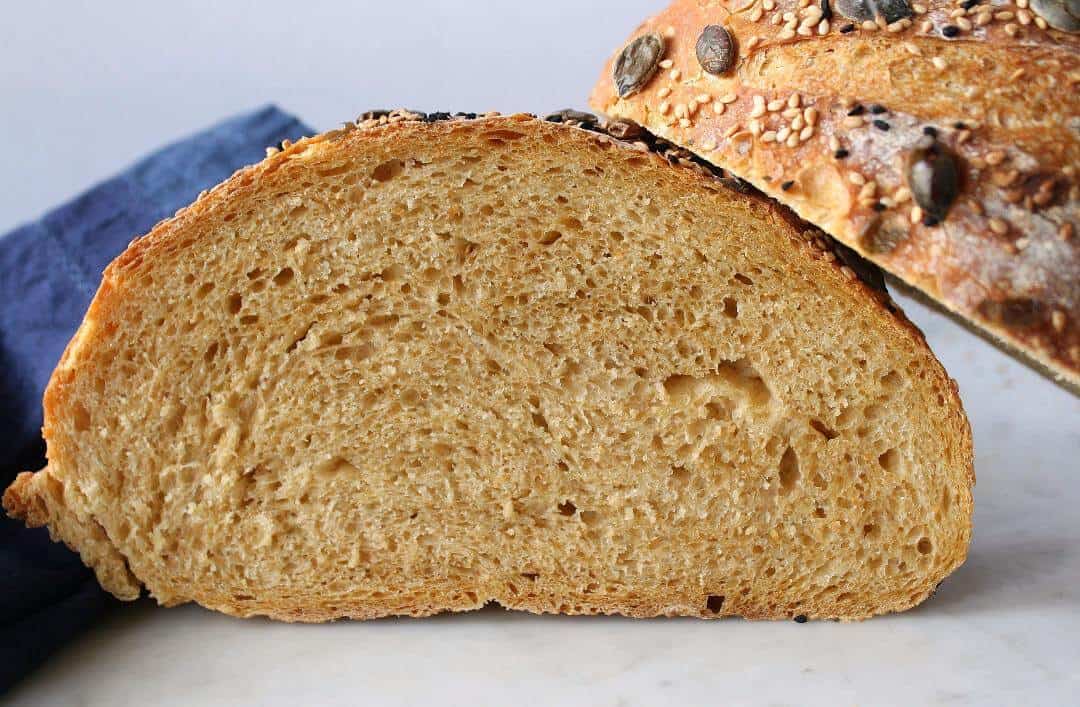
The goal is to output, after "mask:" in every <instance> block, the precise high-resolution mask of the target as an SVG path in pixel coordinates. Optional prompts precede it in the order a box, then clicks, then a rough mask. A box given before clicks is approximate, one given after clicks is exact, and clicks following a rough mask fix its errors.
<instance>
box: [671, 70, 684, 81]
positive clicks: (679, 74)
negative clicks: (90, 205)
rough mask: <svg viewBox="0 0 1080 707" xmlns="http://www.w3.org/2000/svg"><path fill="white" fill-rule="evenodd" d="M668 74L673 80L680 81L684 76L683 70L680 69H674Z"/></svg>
mask: <svg viewBox="0 0 1080 707" xmlns="http://www.w3.org/2000/svg"><path fill="white" fill-rule="evenodd" d="M668 76H670V77H671V80H672V81H678V80H679V79H680V78H681V77H682V72H681V71H679V70H678V69H672V70H671V73H670V74H668Z"/></svg>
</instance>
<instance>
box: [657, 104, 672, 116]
mask: <svg viewBox="0 0 1080 707" xmlns="http://www.w3.org/2000/svg"><path fill="white" fill-rule="evenodd" d="M656 110H658V111H660V115H667V114H668V113H670V112H671V104H670V103H668V102H667V101H661V102H660V105H659V106H657V107H656Z"/></svg>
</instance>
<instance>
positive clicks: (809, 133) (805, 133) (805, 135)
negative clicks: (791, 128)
mask: <svg viewBox="0 0 1080 707" xmlns="http://www.w3.org/2000/svg"><path fill="white" fill-rule="evenodd" d="M812 137H814V126H813V125H807V126H806V127H805V128H803V129H802V130H801V131H800V132H799V142H806V141H807V140H809V139H810V138H812Z"/></svg>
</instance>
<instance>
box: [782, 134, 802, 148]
mask: <svg viewBox="0 0 1080 707" xmlns="http://www.w3.org/2000/svg"><path fill="white" fill-rule="evenodd" d="M784 144H785V145H787V146H788V147H796V146H798V144H799V136H798V135H796V134H795V133H792V134H791V135H788V139H787V142H785V143H784Z"/></svg>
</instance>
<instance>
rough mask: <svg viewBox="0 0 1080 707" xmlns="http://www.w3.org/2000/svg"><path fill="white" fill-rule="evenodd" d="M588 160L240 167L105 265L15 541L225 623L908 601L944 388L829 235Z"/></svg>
mask: <svg viewBox="0 0 1080 707" xmlns="http://www.w3.org/2000/svg"><path fill="white" fill-rule="evenodd" d="M436 117H438V118H445V117H446V116H436ZM554 120H561V121H566V120H572V121H576V122H578V123H579V124H583V125H584V126H585V127H591V123H590V121H589V120H588V119H587V118H584V117H582V116H576V115H569V116H566V115H563V116H557V117H556V118H555V119H554ZM609 133H611V134H614V135H619V136H622V137H626V138H631V139H637V138H640V139H639V140H638V141H637V142H636V143H634V144H631V143H628V142H624V141H621V140H618V139H615V138H614V137H612V135H611V134H601V133H597V132H593V131H586V130H584V129H579V128H578V127H572V126H567V125H559V124H556V122H553V121H552V120H549V121H543V120H539V119H536V118H533V117H530V116H522V115H519V116H511V117H490V116H489V117H479V118H474V117H472V116H465V117H464V118H461V119H453V120H437V121H432V120H430V119H426V120H425V119H420V117H419V116H415V115H409V114H397V113H396V114H390V115H385V114H380V115H377V116H369V118H368V119H366V120H364V121H362V122H361V123H360V124H359V125H351V126H348V127H347V128H345V129H342V130H338V131H334V132H330V133H326V134H323V135H320V136H318V137H315V138H311V139H306V140H303V141H301V142H299V143H296V144H294V145H286V146H285V147H284V149H283V150H280V151H274V152H273V154H271V155H270V156H268V158H267V159H266V160H265V161H263V162H262V163H260V164H258V165H256V166H254V167H251V168H249V169H246V170H243V171H241V172H238V173H237V174H236V175H235V176H233V177H232V178H231V179H230V180H228V181H227V182H225V183H224V184H222V185H220V186H218V187H217V188H215V189H214V190H212V191H210V192H209V193H207V194H204V195H203V196H202V197H200V198H199V200H198V201H197V202H195V203H194V204H193V205H192V206H191V207H189V208H187V209H185V210H183V211H181V212H180V213H178V214H177V215H176V216H175V217H174V218H172V219H170V220H168V221H165V222H163V223H161V224H159V225H158V226H157V227H155V228H154V229H153V230H152V231H151V232H150V233H149V234H148V235H146V236H145V237H143V238H140V239H138V240H136V241H135V242H133V243H132V245H131V246H130V248H129V249H128V250H127V251H126V252H125V253H124V254H123V255H121V256H120V257H119V258H118V259H117V260H116V261H115V262H114V263H112V265H110V266H109V268H108V269H107V270H106V272H105V276H104V280H103V282H102V284H101V289H100V290H99V292H98V294H97V296H96V298H95V299H94V302H93V304H92V305H91V307H90V309H89V311H88V312H87V315H86V319H85V321H84V322H83V324H82V326H81V328H80V329H79V331H78V333H77V334H76V335H75V337H74V338H73V340H72V341H71V343H70V345H69V346H68V349H67V351H66V352H65V354H64V357H63V359H62V361H61V362H60V364H59V366H58V367H57V369H56V372H55V373H54V375H53V378H52V381H51V383H50V385H49V388H48V391H47V393H46V396H45V436H46V439H47V442H48V458H49V464H48V467H47V468H45V469H43V470H42V471H39V472H37V473H36V474H23V475H21V476H20V477H19V478H18V479H17V480H16V482H15V483H14V484H13V485H12V486H11V487H10V488H9V489H8V490H7V492H6V494H5V495H4V506H5V508H6V509H7V510H8V512H9V513H11V514H13V515H15V516H17V517H20V518H23V519H25V520H26V521H27V522H28V523H29V524H31V525H42V524H47V525H48V526H49V529H50V530H51V532H52V534H53V536H54V537H55V538H56V539H58V540H62V541H64V542H66V543H68V544H69V545H70V546H71V547H73V548H75V549H76V550H78V551H79V552H80V553H81V554H82V557H83V559H84V560H85V561H86V563H87V564H88V565H90V566H92V567H93V568H94V569H95V570H96V572H97V575H98V577H99V579H100V581H101V583H102V584H103V586H105V588H107V589H108V590H109V591H111V592H113V593H114V594H116V595H117V596H119V597H121V598H124V599H132V598H135V597H136V596H138V595H139V593H140V591H141V589H142V588H143V587H145V588H146V589H147V590H149V592H150V593H151V594H152V595H153V596H154V597H155V598H157V600H158V601H159V602H161V603H163V604H166V605H174V604H180V603H183V602H188V601H196V602H199V603H200V604H202V605H204V606H207V607H210V608H212V609H217V610H220V611H224V612H227V613H230V614H236V615H241V616H251V615H256V614H264V615H268V616H272V617H274V618H278V619H284V620H300V621H321V620H327V619H333V618H338V617H354V618H371V617H377V616H385V615H391V614H409V615H425V614H431V613H434V612H438V611H444V610H467V609H474V608H477V607H481V606H483V605H484V604H486V603H488V602H492V601H495V602H498V603H499V604H502V605H503V606H506V607H509V608H515V609H525V610H530V611H537V612H566V613H621V614H628V615H633V616H653V615H691V616H703V617H715V616H722V615H732V614H734V615H742V616H747V617H752V618H779V617H793V616H800V617H801V616H808V617H835V618H843V619H854V618H863V617H868V616H871V615H873V614H878V613H881V612H887V611H897V610H902V609H906V608H908V607H910V606H912V605H914V604H916V603H918V602H920V601H922V600H923V599H925V598H926V597H927V596H928V595H929V594H930V593H931V592H932V591H933V589H934V588H935V586H936V585H937V584H938V582H940V581H941V580H942V579H943V578H944V577H945V576H946V575H947V574H949V573H950V572H951V571H952V570H953V569H955V568H956V567H957V566H958V565H959V564H960V563H961V562H962V561H963V559H964V557H965V554H966V551H967V546H968V540H969V537H970V532H971V509H972V498H971V486H972V483H973V476H972V451H971V438H970V432H969V428H968V423H967V420H966V418H965V416H964V413H963V410H962V408H961V405H960V402H959V400H958V397H957V393H956V388H955V385H954V383H953V381H951V380H950V379H949V378H948V377H947V376H946V374H945V372H944V371H943V370H942V368H941V366H940V365H939V363H938V362H937V360H935V358H934V356H933V355H932V354H931V352H930V351H929V349H928V348H927V346H926V343H925V342H924V340H923V338H922V336H921V335H920V333H919V332H918V331H917V330H916V329H915V328H914V327H913V326H912V325H911V324H910V323H908V322H907V321H906V320H905V319H904V318H903V316H902V315H901V314H900V313H899V312H898V311H897V310H896V309H895V308H894V307H893V306H892V305H891V303H889V301H888V300H887V298H886V297H885V296H883V295H881V294H880V293H878V292H875V291H873V290H871V289H870V288H868V287H867V286H866V285H865V284H863V282H862V281H860V280H859V279H858V277H857V276H856V275H855V272H854V271H853V270H852V269H851V268H849V267H848V266H845V265H842V264H841V262H840V261H838V259H837V257H836V256H835V255H834V253H833V251H832V250H830V249H829V247H828V244H827V243H826V242H825V241H824V240H822V238H821V236H820V234H817V233H815V232H813V231H809V230H807V229H806V228H804V227H803V226H801V225H800V224H799V222H797V221H795V220H794V218H793V217H791V216H790V215H789V214H786V213H785V212H782V211H781V210H779V209H778V208H776V207H774V206H772V205H771V204H769V203H767V202H766V201H764V200H763V199H761V198H759V197H756V196H754V195H749V194H745V193H741V191H740V190H739V189H740V188H741V185H740V184H738V183H737V182H725V181H724V180H723V179H720V178H718V177H717V176H716V175H714V174H711V173H708V172H706V171H705V170H703V169H702V168H700V167H699V166H697V165H695V164H694V163H692V162H690V161H688V160H687V159H686V158H685V155H681V154H680V153H679V152H678V151H672V150H667V153H666V155H661V154H658V153H657V151H656V150H657V148H660V151H661V152H663V151H664V150H663V146H662V145H658V143H656V142H655V141H653V140H652V139H651V138H649V137H648V136H644V135H641V136H638V135H635V134H634V133H633V130H632V128H631V127H630V126H628V125H625V124H619V125H615V126H613V127H612V128H611V129H610V130H609ZM729 184H730V185H731V186H734V187H736V188H735V189H733V188H731V186H729Z"/></svg>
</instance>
